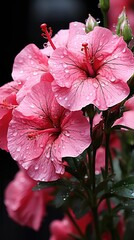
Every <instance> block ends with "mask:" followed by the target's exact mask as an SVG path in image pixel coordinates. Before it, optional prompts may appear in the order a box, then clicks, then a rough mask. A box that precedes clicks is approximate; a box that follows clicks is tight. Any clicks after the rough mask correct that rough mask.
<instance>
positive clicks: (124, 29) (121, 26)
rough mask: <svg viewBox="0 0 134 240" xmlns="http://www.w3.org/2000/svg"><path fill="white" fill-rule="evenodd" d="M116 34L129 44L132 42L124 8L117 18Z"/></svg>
mask: <svg viewBox="0 0 134 240" xmlns="http://www.w3.org/2000/svg"><path fill="white" fill-rule="evenodd" d="M116 33H117V35H119V36H123V38H124V41H125V42H126V43H129V42H130V41H131V40H132V36H133V35H132V29H131V27H130V24H129V21H128V18H127V15H126V11H125V8H124V9H123V11H122V12H121V14H120V15H119V17H118V23H117V26H116Z"/></svg>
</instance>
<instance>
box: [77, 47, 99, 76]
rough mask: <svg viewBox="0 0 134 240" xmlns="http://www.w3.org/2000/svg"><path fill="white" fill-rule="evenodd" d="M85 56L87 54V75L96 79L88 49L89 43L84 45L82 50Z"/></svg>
mask: <svg viewBox="0 0 134 240" xmlns="http://www.w3.org/2000/svg"><path fill="white" fill-rule="evenodd" d="M81 50H82V51H83V52H84V54H85V59H84V60H85V63H86V66H87V69H88V71H87V75H88V76H89V77H95V75H96V73H95V71H94V69H93V65H92V62H91V59H90V55H89V49H88V43H82V49H81Z"/></svg>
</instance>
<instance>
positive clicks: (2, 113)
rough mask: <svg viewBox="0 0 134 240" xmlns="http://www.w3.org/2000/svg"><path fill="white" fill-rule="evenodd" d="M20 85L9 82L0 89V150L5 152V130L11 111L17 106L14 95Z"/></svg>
mask: <svg viewBox="0 0 134 240" xmlns="http://www.w3.org/2000/svg"><path fill="white" fill-rule="evenodd" d="M22 85H23V82H22V81H16V82H14V81H11V82H9V83H6V84H4V85H3V86H1V87H0V148H1V149H3V150H6V151H8V147H7V129H8V125H9V122H10V120H11V119H12V110H13V109H14V108H15V107H16V106H17V105H18V103H17V101H16V94H17V92H18V91H19V89H20V88H21V87H22Z"/></svg>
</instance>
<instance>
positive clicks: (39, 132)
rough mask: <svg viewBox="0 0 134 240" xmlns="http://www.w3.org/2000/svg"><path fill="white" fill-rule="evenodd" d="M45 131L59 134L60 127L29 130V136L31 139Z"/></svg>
mask: <svg viewBox="0 0 134 240" xmlns="http://www.w3.org/2000/svg"><path fill="white" fill-rule="evenodd" d="M43 133H49V134H50V135H54V134H56V135H59V133H60V128H57V127H54V128H48V129H42V130H38V129H37V130H35V131H31V132H28V134H27V137H28V139H29V140H33V139H35V138H36V137H37V136H39V135H40V134H43Z"/></svg>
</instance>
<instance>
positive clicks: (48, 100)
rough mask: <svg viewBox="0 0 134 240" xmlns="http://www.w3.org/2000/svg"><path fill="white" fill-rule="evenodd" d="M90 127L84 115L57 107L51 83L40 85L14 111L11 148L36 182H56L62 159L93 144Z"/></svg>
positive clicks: (9, 135)
mask: <svg viewBox="0 0 134 240" xmlns="http://www.w3.org/2000/svg"><path fill="white" fill-rule="evenodd" d="M89 133H90V126H89V123H88V121H87V119H86V117H84V116H83V113H82V111H76V112H70V111H69V110H67V109H65V108H63V107H62V106H60V105H59V104H58V102H57V101H56V99H55V97H54V93H53V92H52V90H51V83H50V82H47V81H44V80H42V81H40V82H39V83H38V84H36V85H34V86H33V87H32V89H31V92H29V94H27V96H26V97H25V98H24V99H23V101H22V102H21V103H20V105H19V106H18V107H17V108H16V109H15V110H14V111H13V118H12V120H11V122H10V125H9V130H8V148H9V151H10V153H11V155H12V157H13V159H15V160H16V161H18V162H19V163H20V165H21V166H22V167H23V168H25V169H27V171H28V174H29V175H30V176H31V177H32V178H33V179H35V180H40V181H51V180H56V179H58V178H59V177H60V174H63V173H64V171H65V167H64V165H63V163H62V157H67V156H72V157H76V156H78V155H79V154H80V153H82V152H83V151H84V150H85V149H86V148H87V147H88V146H89V145H90V143H91V139H90V134H89Z"/></svg>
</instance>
